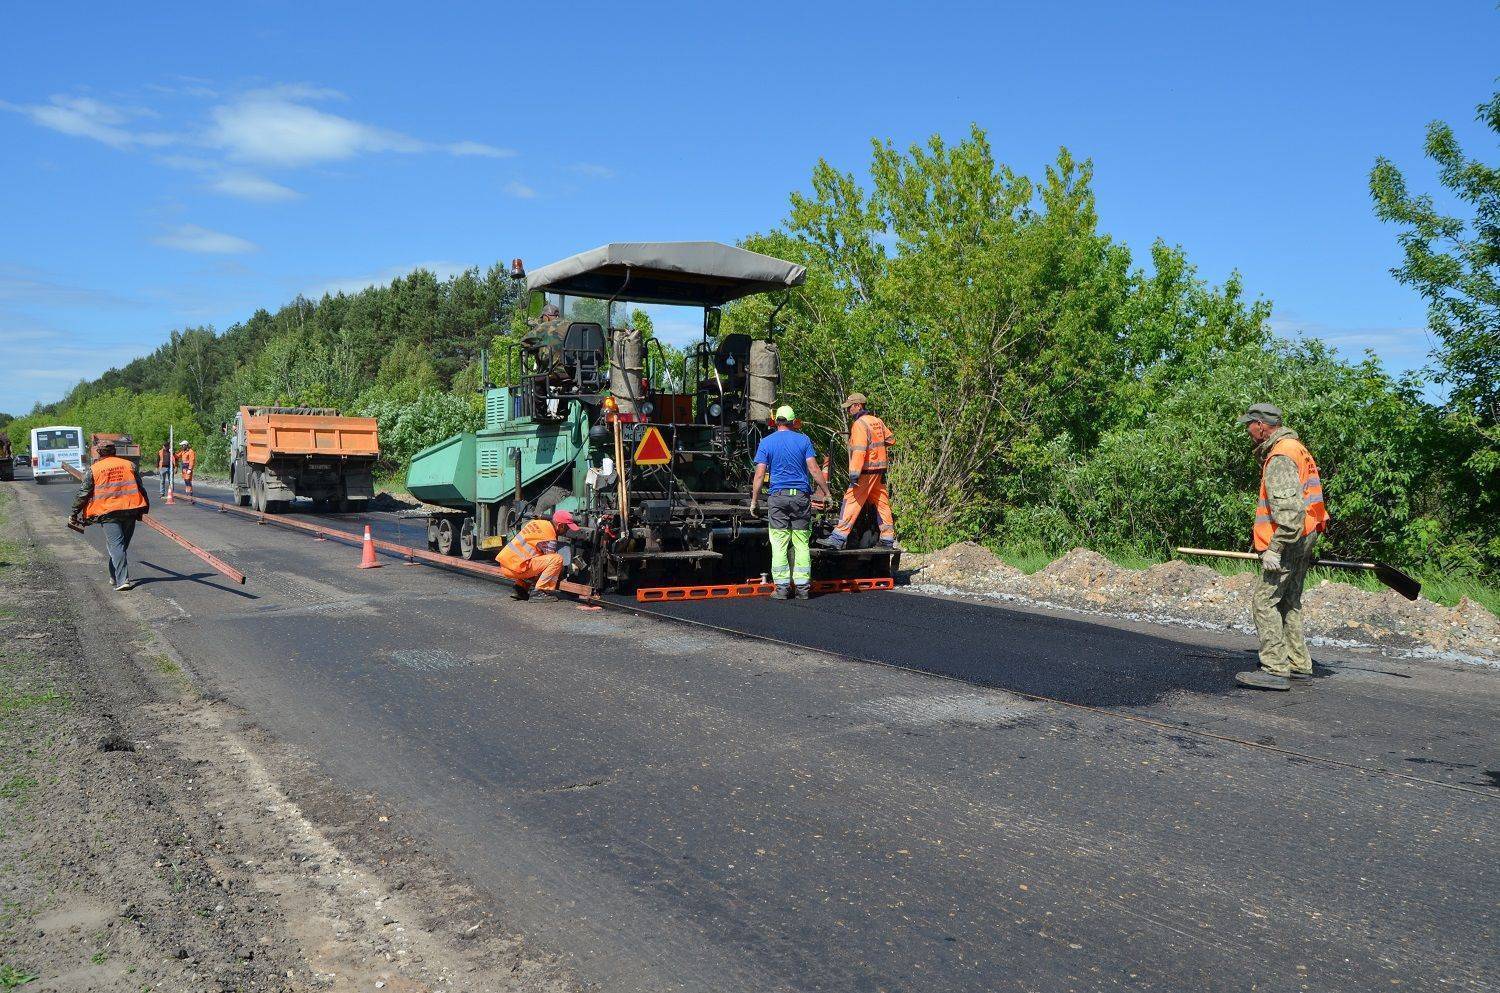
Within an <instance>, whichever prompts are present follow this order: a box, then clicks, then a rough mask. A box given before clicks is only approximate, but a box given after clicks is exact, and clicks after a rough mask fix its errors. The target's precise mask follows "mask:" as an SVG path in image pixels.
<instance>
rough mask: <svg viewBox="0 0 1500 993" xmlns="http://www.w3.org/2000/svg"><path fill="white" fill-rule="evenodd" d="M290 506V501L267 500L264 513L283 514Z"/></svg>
mask: <svg viewBox="0 0 1500 993" xmlns="http://www.w3.org/2000/svg"><path fill="white" fill-rule="evenodd" d="M291 505H292V501H290V500H267V501H266V513H268V514H284V513H286V512H287V508H289V507H290V506H291Z"/></svg>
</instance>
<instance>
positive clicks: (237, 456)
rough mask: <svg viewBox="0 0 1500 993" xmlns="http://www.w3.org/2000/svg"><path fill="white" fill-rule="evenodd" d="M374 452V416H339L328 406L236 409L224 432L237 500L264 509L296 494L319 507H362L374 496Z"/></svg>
mask: <svg viewBox="0 0 1500 993" xmlns="http://www.w3.org/2000/svg"><path fill="white" fill-rule="evenodd" d="M379 457H380V439H379V437H378V432H377V431H376V426H375V418H373V417H343V416H341V415H340V414H339V412H338V411H337V410H333V409H331V408H329V407H241V408H240V412H239V413H238V414H236V415H235V418H234V431H233V432H232V433H231V434H230V436H229V474H230V476H229V478H230V480H231V482H233V484H234V496H235V500H236V501H237V502H238V503H239V505H240V506H241V507H254V508H255V509H256V510H263V511H265V512H266V513H268V514H279V513H281V512H283V511H285V510H286V509H287V507H288V506H290V505H291V502H292V500H293V499H295V498H297V497H306V498H308V499H309V500H312V502H313V506H314V508H316V509H319V510H327V509H330V508H333V507H337V508H338V509H339V510H340V511H343V512H345V513H358V512H359V511H362V510H364V509H365V506H366V505H367V504H368V503H369V501H370V499H371V498H372V497H373V496H374V495H375V480H374V478H373V472H374V469H375V460H376V459H377V458H379Z"/></svg>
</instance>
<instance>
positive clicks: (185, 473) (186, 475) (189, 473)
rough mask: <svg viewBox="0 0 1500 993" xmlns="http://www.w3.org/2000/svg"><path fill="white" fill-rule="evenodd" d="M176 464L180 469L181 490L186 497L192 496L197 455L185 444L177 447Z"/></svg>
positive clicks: (191, 447) (190, 446)
mask: <svg viewBox="0 0 1500 993" xmlns="http://www.w3.org/2000/svg"><path fill="white" fill-rule="evenodd" d="M177 449H178V451H177V464H178V465H179V466H181V467H182V488H183V489H184V490H185V491H187V495H188V496H192V495H193V469H194V468H195V467H196V466H197V465H198V453H197V452H195V451H193V446H192V445H190V444H188V443H187V442H185V441H184V442H183V443H182V444H180V445H178V446H177Z"/></svg>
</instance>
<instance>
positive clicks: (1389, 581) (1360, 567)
mask: <svg viewBox="0 0 1500 993" xmlns="http://www.w3.org/2000/svg"><path fill="white" fill-rule="evenodd" d="M1176 552H1177V554H1178V555H1211V556H1213V557H1214V558H1220V559H1250V560H1258V559H1259V558H1260V556H1259V555H1258V554H1257V553H1255V552H1226V551H1222V550H1220V549H1217V548H1178V549H1176ZM1313 565H1320V566H1323V567H1324V568H1328V569H1352V570H1356V571H1359V572H1373V573H1374V574H1375V578H1376V579H1378V580H1380V581H1381V582H1382V583H1384V584H1385V585H1386V586H1389V587H1390V588H1391V589H1393V590H1395V591H1396V592H1397V593H1400V594H1401V595H1402V596H1404V597H1406V599H1408V600H1415V599H1416V598H1417V597H1418V596H1419V595H1420V594H1421V592H1422V584H1421V583H1419V582H1417V581H1416V580H1415V579H1413V578H1411V577H1410V576H1408V575H1407V574H1406V573H1404V572H1402V571H1401V570H1400V569H1397V568H1396V567H1395V566H1393V565H1387V564H1386V563H1384V562H1346V561H1344V560H1342V559H1313Z"/></svg>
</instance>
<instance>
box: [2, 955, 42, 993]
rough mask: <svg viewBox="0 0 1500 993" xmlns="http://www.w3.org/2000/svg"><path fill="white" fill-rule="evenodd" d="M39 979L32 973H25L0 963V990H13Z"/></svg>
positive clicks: (39, 977)
mask: <svg viewBox="0 0 1500 993" xmlns="http://www.w3.org/2000/svg"><path fill="white" fill-rule="evenodd" d="M41 978H42V977H41V976H38V975H37V974H36V973H34V972H26V971H24V970H22V969H17V968H16V967H15V966H13V965H8V964H6V963H4V962H0V989H3V990H13V989H15V988H16V987H18V986H25V985H26V984H27V983H34V982H36V981H37V980H38V979H41Z"/></svg>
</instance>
